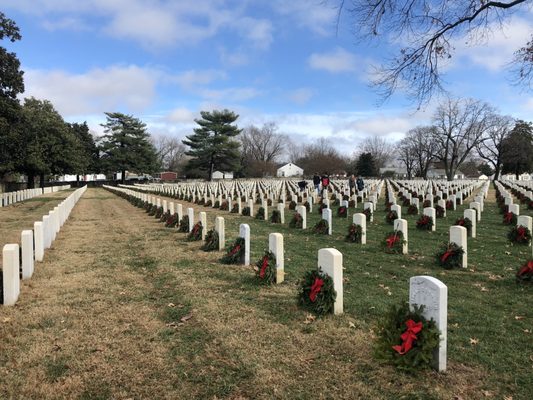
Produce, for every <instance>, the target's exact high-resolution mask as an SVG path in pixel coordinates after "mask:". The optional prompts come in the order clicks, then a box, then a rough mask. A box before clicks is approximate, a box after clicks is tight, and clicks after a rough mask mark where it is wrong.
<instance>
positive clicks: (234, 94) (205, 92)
mask: <svg viewBox="0 0 533 400" xmlns="http://www.w3.org/2000/svg"><path fill="white" fill-rule="evenodd" d="M198 93H199V95H200V96H202V97H203V98H205V99H207V100H209V101H215V102H216V101H219V100H221V101H223V102H234V101H235V102H239V101H246V100H251V99H253V98H255V97H258V96H260V95H261V94H262V93H261V92H260V91H259V90H257V89H255V88H252V87H243V88H225V89H200V90H199V91H198Z"/></svg>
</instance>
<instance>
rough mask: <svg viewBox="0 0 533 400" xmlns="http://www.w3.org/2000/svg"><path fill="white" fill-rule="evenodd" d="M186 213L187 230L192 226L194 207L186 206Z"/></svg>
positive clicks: (190, 229)
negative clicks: (187, 218) (187, 219)
mask: <svg viewBox="0 0 533 400" xmlns="http://www.w3.org/2000/svg"><path fill="white" fill-rule="evenodd" d="M187 215H188V217H189V232H190V231H192V228H193V226H194V208H192V207H189V208H187Z"/></svg>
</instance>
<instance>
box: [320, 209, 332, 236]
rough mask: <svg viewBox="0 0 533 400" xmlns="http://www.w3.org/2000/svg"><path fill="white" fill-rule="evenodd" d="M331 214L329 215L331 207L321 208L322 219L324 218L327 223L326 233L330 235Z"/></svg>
mask: <svg viewBox="0 0 533 400" xmlns="http://www.w3.org/2000/svg"><path fill="white" fill-rule="evenodd" d="M331 217H332V215H331V209H330V208H324V209H323V210H322V219H325V220H326V221H327V223H328V235H331V232H332V231H333V229H332V226H331V225H332V218H331Z"/></svg>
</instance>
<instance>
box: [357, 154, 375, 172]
mask: <svg viewBox="0 0 533 400" xmlns="http://www.w3.org/2000/svg"><path fill="white" fill-rule="evenodd" d="M356 169H357V174H359V175H361V176H377V175H378V171H377V169H376V163H375V162H374V157H373V156H372V153H362V154H361V155H360V156H359V158H358V160H357V164H356Z"/></svg>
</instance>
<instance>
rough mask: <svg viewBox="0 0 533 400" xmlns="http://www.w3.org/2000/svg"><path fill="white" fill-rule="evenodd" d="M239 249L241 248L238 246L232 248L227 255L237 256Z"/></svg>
mask: <svg viewBox="0 0 533 400" xmlns="http://www.w3.org/2000/svg"><path fill="white" fill-rule="evenodd" d="M240 249H241V246H240V245H237V246H235V247H234V248H233V250H231V252H230V253H229V255H230V256H233V255H235V254H237V253H238V252H239V250H240Z"/></svg>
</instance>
